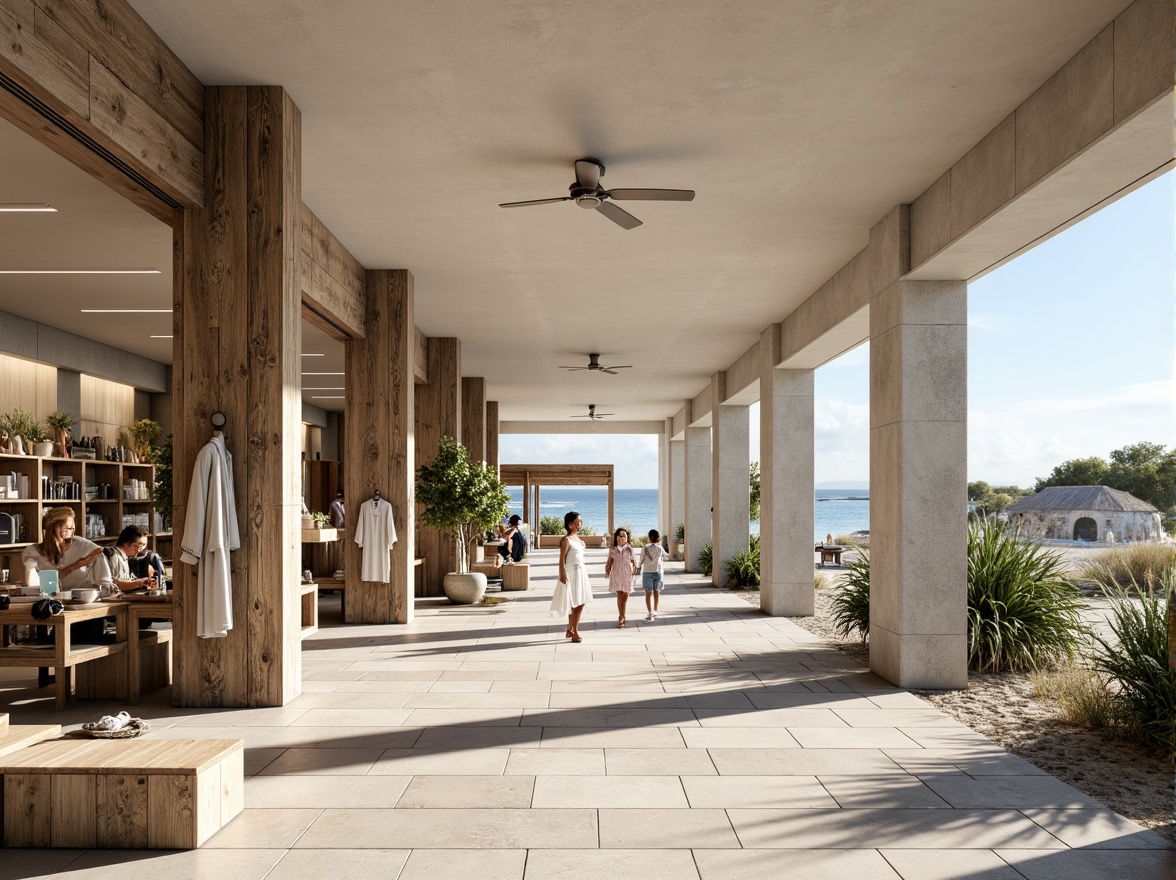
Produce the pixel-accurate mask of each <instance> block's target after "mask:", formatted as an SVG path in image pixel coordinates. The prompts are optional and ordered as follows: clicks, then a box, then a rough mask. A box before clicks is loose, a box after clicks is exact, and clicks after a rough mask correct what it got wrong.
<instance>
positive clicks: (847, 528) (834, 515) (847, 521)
mask: <svg viewBox="0 0 1176 880" xmlns="http://www.w3.org/2000/svg"><path fill="white" fill-rule="evenodd" d="M509 491H510V497H511V500H510V512H511V513H517V514H519V515H520V516H521V515H522V513H523V490H522V489H521V488H514V489H511V490H509ZM869 496H870V493H869V491H868V490H866V489H849V490H846V489H817V490H816V497H815V498H814V501H813V509H814V514H815V518H814V520H813V538H814V540H824V538H825V535H827V534H831V535H833V537H835V538H836V537H837V536H838V535H844V534H848V533H849V532H856V531H859V530H861V529H868V528H869V527H870V498H869ZM539 506H540V511H539V513H540V515H541V516H558V517H559V518H560V519H561V520H562V519H563V515H564V514H565V513H567V512H568V511H569V510H574V511H576V512H577V513H579V514H580V516H582V517H583V518H584V525H586V526H591V527H592V529H593V530H594V531H595V532H596V533H597V534H604V533H605V532H606V531H608V489H606V488H605V487H603V486H552V487H550V488H545V489H543V490H542V491H541V492H540V495H539ZM613 519H614V520H615V522H616V524H617V525H618V526H628V527H629V528H631V529H632V530H633V533H634V534H638V535H644V534H645V533H646V532H648V531H649V530H650V529H658V530H659V531H661V532H663V533H666V532H670V533H671V534H672V532H673V527H674V526H676V525H677V523H673V524H669V523H659V522H658V521H657V489H617V490H616V492H615V494H614V497H613ZM751 530H752V531H753V532H758V531H759V521H758V520H757V521H756V522H753V523H752V524H751Z"/></svg>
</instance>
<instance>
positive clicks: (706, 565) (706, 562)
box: [698, 541, 715, 577]
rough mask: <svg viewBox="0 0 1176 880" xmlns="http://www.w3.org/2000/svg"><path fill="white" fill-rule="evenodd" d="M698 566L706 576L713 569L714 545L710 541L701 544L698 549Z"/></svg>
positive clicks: (708, 575) (709, 574)
mask: <svg viewBox="0 0 1176 880" xmlns="http://www.w3.org/2000/svg"><path fill="white" fill-rule="evenodd" d="M698 567H699V568H701V569H702V573H703V574H704V575H706V576H707V577H710V576H711V574H712V573H713V572H714V570H715V545H714V544H712V543H711V542H710V541H707V542H706V543H705V544H703V545H702V549H701V550H699V551H698Z"/></svg>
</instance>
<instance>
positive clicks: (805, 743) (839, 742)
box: [788, 727, 914, 749]
mask: <svg viewBox="0 0 1176 880" xmlns="http://www.w3.org/2000/svg"><path fill="white" fill-rule="evenodd" d="M788 732H789V733H791V734H792V736H793V738H794V739H795V740H796V741H797V742H798V743H800V745H801V747H802V748H806V749H901V748H906V747H909V746H913V745H914V742H913V741H912V740H911V738H910V737H908V736H906V735H905V734H904V733H903V732H902V731H899V730H896V729H895V728H893V727H848V728H847V727H841V728H833V729H829V728H827V727H792V728H789V731H788Z"/></svg>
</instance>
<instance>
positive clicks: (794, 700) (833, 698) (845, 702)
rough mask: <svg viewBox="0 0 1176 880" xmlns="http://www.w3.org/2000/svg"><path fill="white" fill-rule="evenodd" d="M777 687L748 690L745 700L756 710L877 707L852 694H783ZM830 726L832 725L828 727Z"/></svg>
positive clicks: (871, 708)
mask: <svg viewBox="0 0 1176 880" xmlns="http://www.w3.org/2000/svg"><path fill="white" fill-rule="evenodd" d="M777 688H779V685H767V686H766V687H764V688H763V689H762V690H750V691H748V692H747V699H748V700H750V701H751V704H752V705H753V706H755V707H756V708H757V709H868V710H870V711H873V710H874V709H876V708H877V707H876V706H875V705H874V704H873V703H871V702H870V700H868V699H867V698H866V697H862V696H858V695H854V694H830V693H813V692H812V691H810V690H808V689H807V688H805V689H802V690H798V691H797V692H795V693H784V692H781V691H779V690H777ZM830 726H832V725H830Z"/></svg>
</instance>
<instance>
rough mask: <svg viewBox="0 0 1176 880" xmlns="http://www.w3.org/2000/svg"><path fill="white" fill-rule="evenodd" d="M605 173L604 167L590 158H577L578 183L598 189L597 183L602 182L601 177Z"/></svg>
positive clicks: (588, 187) (587, 187)
mask: <svg viewBox="0 0 1176 880" xmlns="http://www.w3.org/2000/svg"><path fill="white" fill-rule="evenodd" d="M603 174H604V168H603V167H601V166H600V165H599V164H597V163H596V162H593V161H591V160H590V159H577V160H576V183H578V184H579V185H580V186H582V187H585V188H586V189H596V184H598V183H600V178H601V176H602V175H603Z"/></svg>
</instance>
